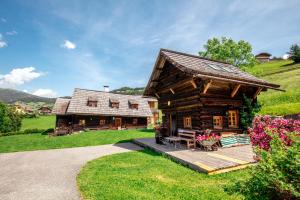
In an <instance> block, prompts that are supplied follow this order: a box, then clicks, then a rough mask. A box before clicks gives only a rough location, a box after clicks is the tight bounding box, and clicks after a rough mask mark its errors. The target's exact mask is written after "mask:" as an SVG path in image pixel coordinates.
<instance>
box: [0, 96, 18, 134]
mask: <svg viewBox="0 0 300 200" xmlns="http://www.w3.org/2000/svg"><path fill="white" fill-rule="evenodd" d="M21 120H22V118H21V116H20V115H19V114H18V113H17V112H16V110H15V108H14V107H10V106H8V105H6V104H4V103H1V102H0V133H7V132H12V131H19V130H20V128H21Z"/></svg>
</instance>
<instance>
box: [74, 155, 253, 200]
mask: <svg viewBox="0 0 300 200" xmlns="http://www.w3.org/2000/svg"><path fill="white" fill-rule="evenodd" d="M247 177H248V170H247V169H244V170H239V171H235V172H230V173H225V174H220V175H212V176H209V175H206V174H202V173H198V172H196V171H193V170H191V169H189V168H187V167H184V166H182V165H180V164H177V163H175V162H173V161H171V160H169V159H167V158H165V157H163V156H161V155H159V154H157V153H154V152H153V151H150V150H143V151H140V152H130V153H122V154H115V155H110V156H106V157H102V158H99V159H96V160H93V161H90V162H88V164H87V165H86V166H85V167H83V169H82V170H81V172H80V174H79V175H78V177H77V183H78V186H79V189H80V191H81V193H82V195H83V198H84V199H89V200H96V199H124V200H127V199H149V200H152V199H155V200H159V199H163V200H167V199H186V200H192V199H200V200H201V199H203V200H209V199H211V200H217V199H223V200H226V199H243V196H240V195H237V194H235V195H230V194H228V193H226V192H225V191H224V188H225V187H226V186H228V185H229V184H232V183H234V182H236V181H237V180H240V179H245V178H247Z"/></svg>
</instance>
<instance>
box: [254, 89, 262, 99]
mask: <svg viewBox="0 0 300 200" xmlns="http://www.w3.org/2000/svg"><path fill="white" fill-rule="evenodd" d="M261 90H262V88H261V87H259V88H257V90H256V92H255V94H254V96H253V100H254V99H256V97H257V95H259V93H260V92H261Z"/></svg>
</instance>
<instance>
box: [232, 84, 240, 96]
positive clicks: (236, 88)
mask: <svg viewBox="0 0 300 200" xmlns="http://www.w3.org/2000/svg"><path fill="white" fill-rule="evenodd" d="M240 87H241V84H238V85H236V86H235V87H234V89H233V91H232V92H231V95H230V96H231V98H233V97H234V96H235V95H236V93H237V91H238V90H239V88H240Z"/></svg>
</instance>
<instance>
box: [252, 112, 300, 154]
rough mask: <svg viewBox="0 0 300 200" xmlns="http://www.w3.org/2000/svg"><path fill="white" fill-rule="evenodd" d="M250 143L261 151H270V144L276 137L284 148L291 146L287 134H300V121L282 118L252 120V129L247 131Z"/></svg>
mask: <svg viewBox="0 0 300 200" xmlns="http://www.w3.org/2000/svg"><path fill="white" fill-rule="evenodd" d="M248 132H249V134H250V138H251V143H252V144H253V145H254V146H257V147H259V148H260V149H263V150H269V149H270V142H271V140H272V138H273V137H274V135H277V136H278V137H279V138H280V139H281V140H282V142H283V143H284V144H285V145H286V146H291V145H292V140H291V139H290V137H289V134H291V133H292V132H294V133H300V120H291V119H283V118H275V119H272V118H271V117H270V116H268V115H266V116H257V117H255V118H254V119H253V123H252V128H249V129H248Z"/></svg>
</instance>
